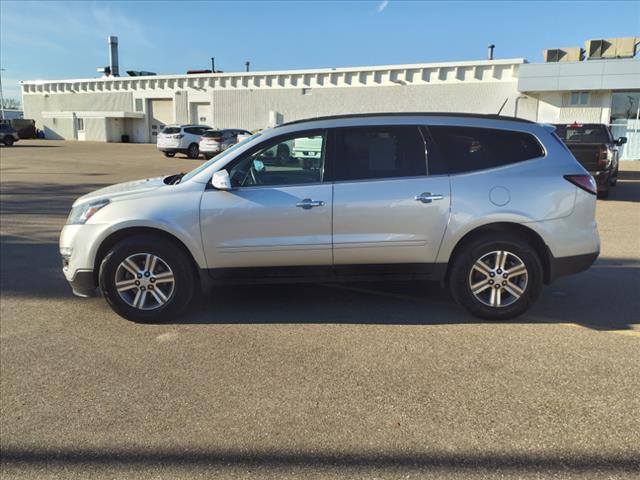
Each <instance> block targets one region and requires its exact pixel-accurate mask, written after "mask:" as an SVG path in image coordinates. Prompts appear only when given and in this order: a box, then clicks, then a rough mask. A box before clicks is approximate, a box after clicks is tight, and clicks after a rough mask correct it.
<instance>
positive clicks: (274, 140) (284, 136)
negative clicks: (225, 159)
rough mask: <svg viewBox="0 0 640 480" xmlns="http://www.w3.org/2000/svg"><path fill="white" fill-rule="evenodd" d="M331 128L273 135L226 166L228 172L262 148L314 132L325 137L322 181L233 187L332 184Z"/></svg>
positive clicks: (308, 135)
mask: <svg viewBox="0 0 640 480" xmlns="http://www.w3.org/2000/svg"><path fill="white" fill-rule="evenodd" d="M331 130H332V129H331V128H313V129H309V130H298V131H296V132H290V133H285V134H282V135H278V136H277V137H271V138H269V139H265V140H264V141H262V142H260V143H259V144H257V145H254V146H253V147H251V148H250V149H248V150H247V151H246V152H244V153H243V154H242V155H240V156H238V157H236V158H234V159H233V160H232V161H230V162H229V163H227V164H226V165H225V166H224V170H226V171H227V172H228V171H230V170H231V169H232V168H233V167H234V166H235V165H236V164H237V163H239V162H241V161H242V160H244V159H245V158H247V157H250V156H251V155H253V154H255V153H257V152H259V151H260V150H267V149H269V148H272V147H274V146H276V145H277V144H279V143H280V142H282V141H283V140H286V139H288V138H296V137H299V136H301V137H302V136H307V137H310V136H314V135H313V134H316V135H321V136H322V137H323V142H322V151H323V154H324V164H323V166H322V170H321V172H320V181H319V182H313V183H295V184H293V183H288V184H282V185H250V186H241V187H233V189H234V190H238V191H243V190H246V189H257V188H286V187H300V186H304V185H322V184H330V183H332V182H333V179H332V178H329V179H327V178H326V177H327V175H326V172H327V162H328V161H330V157H329V155H328V152H329V149H328V148H327V147H328V144H329V135H330V134H331ZM207 184H208V185H210V184H211V179H210V180H209V182H208V183H207Z"/></svg>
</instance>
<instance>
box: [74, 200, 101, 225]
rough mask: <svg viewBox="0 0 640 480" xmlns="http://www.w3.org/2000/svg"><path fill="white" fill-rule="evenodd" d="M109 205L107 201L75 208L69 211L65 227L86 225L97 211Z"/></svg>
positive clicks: (84, 204)
mask: <svg viewBox="0 0 640 480" xmlns="http://www.w3.org/2000/svg"><path fill="white" fill-rule="evenodd" d="M107 205H109V200H100V201H99V202H93V203H83V204H81V205H78V206H77V207H73V208H72V209H71V213H69V218H67V225H82V224H84V223H87V220H89V219H90V218H91V217H93V216H94V215H95V214H96V212H97V211H98V210H100V209H101V208H103V207H106V206H107Z"/></svg>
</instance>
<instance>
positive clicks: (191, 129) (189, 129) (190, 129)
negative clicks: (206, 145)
mask: <svg viewBox="0 0 640 480" xmlns="http://www.w3.org/2000/svg"><path fill="white" fill-rule="evenodd" d="M203 130H204V129H203V128H201V127H187V128H185V129H184V131H185V132H187V133H190V134H192V135H202V132H203Z"/></svg>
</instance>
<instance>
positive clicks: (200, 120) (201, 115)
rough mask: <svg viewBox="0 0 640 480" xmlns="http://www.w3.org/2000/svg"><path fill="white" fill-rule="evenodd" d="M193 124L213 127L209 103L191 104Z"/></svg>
mask: <svg viewBox="0 0 640 480" xmlns="http://www.w3.org/2000/svg"><path fill="white" fill-rule="evenodd" d="M191 123H195V124H198V125H209V126H210V127H212V126H213V125H211V105H210V104H208V103H192V104H191Z"/></svg>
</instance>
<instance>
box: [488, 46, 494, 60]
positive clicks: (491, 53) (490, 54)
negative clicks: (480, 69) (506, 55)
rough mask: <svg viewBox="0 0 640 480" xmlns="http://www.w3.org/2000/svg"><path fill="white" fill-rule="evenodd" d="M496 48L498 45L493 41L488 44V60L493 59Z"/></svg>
mask: <svg viewBox="0 0 640 480" xmlns="http://www.w3.org/2000/svg"><path fill="white" fill-rule="evenodd" d="M494 48H496V46H495V45H494V44H493V43H490V44H489V45H487V60H493V49H494Z"/></svg>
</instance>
